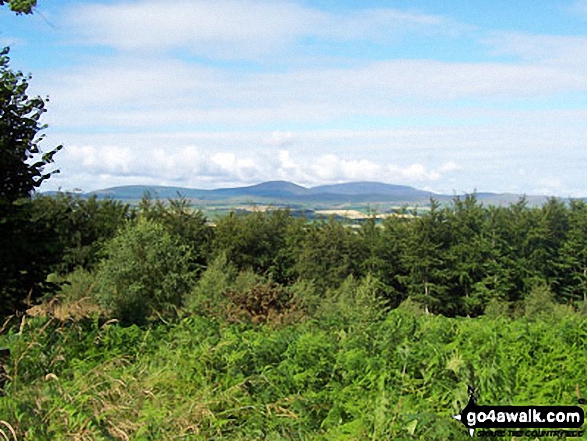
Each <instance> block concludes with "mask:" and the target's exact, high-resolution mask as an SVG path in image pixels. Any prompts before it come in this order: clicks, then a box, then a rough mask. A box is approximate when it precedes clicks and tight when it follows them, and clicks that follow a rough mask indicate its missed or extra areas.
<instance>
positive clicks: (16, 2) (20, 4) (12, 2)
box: [0, 0, 37, 15]
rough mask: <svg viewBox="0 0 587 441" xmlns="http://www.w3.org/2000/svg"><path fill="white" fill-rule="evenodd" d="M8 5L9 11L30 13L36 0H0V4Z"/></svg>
mask: <svg viewBox="0 0 587 441" xmlns="http://www.w3.org/2000/svg"><path fill="white" fill-rule="evenodd" d="M3 5H8V7H9V8H10V10H11V11H13V12H16V14H17V15H20V14H32V13H33V8H34V7H35V6H37V0H0V6H3Z"/></svg>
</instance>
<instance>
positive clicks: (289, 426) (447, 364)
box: [0, 307, 587, 440]
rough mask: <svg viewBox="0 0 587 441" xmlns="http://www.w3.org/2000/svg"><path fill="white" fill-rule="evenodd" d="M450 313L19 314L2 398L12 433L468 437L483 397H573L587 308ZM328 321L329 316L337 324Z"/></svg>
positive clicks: (584, 371)
mask: <svg viewBox="0 0 587 441" xmlns="http://www.w3.org/2000/svg"><path fill="white" fill-rule="evenodd" d="M561 314H562V315H560V314H559V315H558V316H549V317H544V318H543V319H541V320H535V319H534V320H529V319H527V318H525V317H521V318H518V319H515V320H512V319H510V318H504V317H496V318H488V317H481V318H477V319H465V318H460V319H449V318H445V317H441V316H431V315H426V314H415V313H414V311H413V310H411V309H410V308H407V307H406V308H402V307H400V308H399V309H397V310H394V311H391V312H390V313H389V314H386V315H384V316H383V317H382V318H381V319H379V320H376V321H370V322H365V321H363V322H361V321H357V320H353V321H344V320H342V316H343V315H344V311H342V312H341V311H340V310H339V311H337V312H336V314H333V316H331V317H327V316H323V317H322V318H321V320H308V321H306V322H303V323H302V322H298V323H295V324H290V325H287V326H272V327H270V326H269V325H253V324H251V323H248V322H245V323H243V322H228V321H225V320H219V319H216V318H213V317H203V316H198V315H193V316H189V317H185V318H183V319H182V320H180V321H178V322H177V323H171V324H164V323H159V324H151V325H150V326H146V327H137V326H131V327H121V326H120V325H119V324H118V323H116V322H115V321H111V322H108V323H105V324H102V323H101V322H100V321H99V320H97V319H89V318H82V319H79V318H78V319H72V318H68V319H65V320H59V319H57V318H55V317H52V316H51V315H47V316H45V317H33V318H23V319H22V321H21V322H19V323H16V322H15V323H14V324H13V326H12V327H11V328H10V330H9V332H7V333H5V334H4V335H2V336H1V337H0V346H7V347H9V348H10V349H11V352H12V358H11V363H10V365H9V366H8V373H9V376H10V379H11V381H10V383H9V384H8V385H7V387H6V396H5V397H3V398H0V415H1V419H2V422H0V424H2V425H3V426H4V427H0V428H2V430H4V433H5V436H4V438H7V439H19V440H20V439H23V440H29V439H30V440H32V439H79V440H82V439H88V440H89V439H92V440H102V439H104V440H107V439H121V440H131V439H132V440H151V439H158V440H159V439H193V440H211V439H218V440H221V439H226V440H314V439H316V440H362V439H368V440H387V439H405V440H440V439H442V440H445V439H453V440H458V439H463V440H464V439H469V438H468V434H467V433H466V431H465V429H464V427H463V426H462V425H461V424H460V423H458V422H456V421H455V420H454V419H453V418H452V415H454V414H456V413H459V412H460V410H461V409H462V408H463V407H464V405H465V403H466V402H467V400H468V396H467V386H468V385H474V386H475V387H476V388H477V390H478V393H479V398H478V402H479V404H492V405H493V404H494V405H508V404H512V405H522V404H534V405H576V404H577V391H580V390H587V384H586V383H585V382H586V379H587V319H585V317H583V316H581V315H579V314H577V313H571V312H569V311H567V312H564V314H563V313H561ZM337 320H340V321H339V324H338V325H337Z"/></svg>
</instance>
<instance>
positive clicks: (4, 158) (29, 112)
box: [0, 48, 63, 204]
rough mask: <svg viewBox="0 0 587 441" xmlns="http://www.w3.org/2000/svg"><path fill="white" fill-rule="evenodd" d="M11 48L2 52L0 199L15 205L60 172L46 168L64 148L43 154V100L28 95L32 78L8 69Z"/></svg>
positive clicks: (0, 60) (0, 76) (59, 147)
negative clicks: (41, 119)
mask: <svg viewBox="0 0 587 441" xmlns="http://www.w3.org/2000/svg"><path fill="white" fill-rule="evenodd" d="M8 52H9V49H8V48H4V49H3V50H2V51H0V151H1V152H2V154H1V155H0V176H2V178H1V179H2V181H1V184H0V200H1V201H2V202H3V203H8V204H12V203H14V202H15V201H17V200H18V199H21V198H28V197H30V196H31V194H32V193H33V191H34V190H35V189H36V188H38V187H39V186H40V185H41V184H42V183H43V181H45V180H46V179H49V178H50V177H51V175H52V174H54V173H57V172H58V171H57V170H54V171H49V172H47V171H46V170H45V167H46V166H47V165H48V164H50V163H52V162H53V156H54V155H55V153H57V152H58V151H59V150H61V148H62V147H63V146H58V147H56V148H54V149H53V150H51V151H49V152H48V153H45V154H42V152H41V149H40V146H39V144H40V142H41V141H42V139H43V137H44V136H43V135H39V134H40V132H41V131H42V130H43V129H45V128H46V126H45V125H42V124H41V123H40V118H41V116H42V115H43V113H45V112H46V109H45V103H46V101H47V100H44V99H43V98H41V97H38V96H37V97H33V98H30V97H29V96H28V95H27V88H28V86H29V84H28V82H29V80H30V79H31V77H30V76H25V75H24V74H23V73H22V72H19V71H16V72H14V71H12V70H11V69H10V67H9V66H8V63H9V61H10V59H9V58H8Z"/></svg>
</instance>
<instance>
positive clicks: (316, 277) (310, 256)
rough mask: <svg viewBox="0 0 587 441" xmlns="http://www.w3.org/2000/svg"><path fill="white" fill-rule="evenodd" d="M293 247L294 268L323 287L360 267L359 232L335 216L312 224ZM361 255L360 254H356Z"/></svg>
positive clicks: (328, 286) (296, 271) (299, 274)
mask: <svg viewBox="0 0 587 441" xmlns="http://www.w3.org/2000/svg"><path fill="white" fill-rule="evenodd" d="M298 246H299V248H298V250H295V251H294V253H295V254H294V255H295V264H294V271H295V273H296V275H297V276H298V277H299V278H302V279H305V280H311V281H313V282H314V283H315V284H316V286H318V287H319V288H322V289H326V288H335V287H338V286H339V285H340V284H341V283H342V282H343V281H344V280H345V279H346V278H347V277H348V276H349V275H350V274H354V273H355V272H356V268H358V267H359V261H358V259H355V258H354V257H355V256H357V251H358V236H357V235H356V234H355V233H354V232H353V231H352V230H351V229H349V228H346V227H345V226H344V225H343V224H342V223H340V222H337V221H335V220H334V218H333V217H331V218H330V220H328V221H324V222H319V223H314V224H309V225H308V226H307V228H306V230H305V234H304V238H303V240H302V241H301V243H300V244H299V245H298ZM357 257H358V256H357Z"/></svg>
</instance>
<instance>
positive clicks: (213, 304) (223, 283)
mask: <svg viewBox="0 0 587 441" xmlns="http://www.w3.org/2000/svg"><path fill="white" fill-rule="evenodd" d="M235 277H236V269H235V268H234V267H233V266H232V265H231V264H230V263H228V260H227V258H226V255H224V254H221V255H220V256H218V257H216V258H215V259H214V260H213V261H212V263H210V265H209V266H208V268H206V270H205V271H204V272H203V273H202V276H201V277H200V279H199V280H198V282H197V283H196V285H195V286H194V288H193V289H192V290H191V292H190V294H189V296H188V297H187V298H186V302H185V303H186V306H187V309H188V310H189V311H190V312H195V313H198V314H208V313H209V314H212V315H215V314H218V313H219V312H220V310H221V309H222V307H223V305H224V304H225V303H226V297H225V296H224V293H225V292H226V291H228V290H229V289H230V287H231V286H232V283H233V281H234V279H235Z"/></svg>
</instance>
